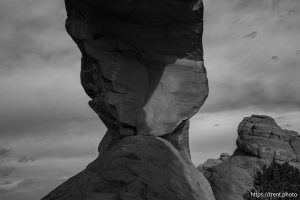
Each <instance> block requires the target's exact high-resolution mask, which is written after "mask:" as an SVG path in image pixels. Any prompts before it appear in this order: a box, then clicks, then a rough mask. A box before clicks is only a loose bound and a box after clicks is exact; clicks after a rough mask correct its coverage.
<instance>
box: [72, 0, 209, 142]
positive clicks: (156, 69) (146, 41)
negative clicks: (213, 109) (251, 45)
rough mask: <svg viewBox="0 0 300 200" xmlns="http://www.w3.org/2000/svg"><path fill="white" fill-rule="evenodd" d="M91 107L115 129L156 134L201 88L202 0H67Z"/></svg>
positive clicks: (191, 106) (165, 130)
mask: <svg viewBox="0 0 300 200" xmlns="http://www.w3.org/2000/svg"><path fill="white" fill-rule="evenodd" d="M66 5H67V6H66V7H67V12H68V19H67V23H66V28H67V30H68V33H69V34H70V35H71V37H72V38H73V39H74V41H75V42H76V43H77V45H78V46H79V48H80V50H81V52H82V54H83V58H82V72H81V80H82V85H83V87H84V89H85V91H86V93H87V94H88V95H89V96H90V97H91V98H92V99H93V100H92V101H91V102H90V106H91V107H92V108H93V109H94V110H95V112H96V113H97V114H98V115H99V116H100V118H101V119H102V120H103V121H104V123H105V124H106V126H107V127H108V128H109V129H114V130H118V131H119V132H120V134H122V135H135V134H139V135H154V136H163V135H166V134H169V133H172V132H173V131H174V130H175V129H176V128H177V127H178V126H179V125H180V124H181V123H182V122H183V121H186V120H188V119H189V118H190V117H191V116H193V115H194V114H195V113H196V112H197V111H198V110H199V108H200V107H201V105H202V104H203V103H204V101H205V99H206V97H207V95H208V83H207V77H206V70H205V67H204V65H203V51H202V40H201V37H202V32H203V30H202V29H203V19H202V16H203V4H202V1H201V0H199V1H195V0H189V1H177V0H163V1H161V0H151V1H150V0H143V1H137V0H130V1H121V0H116V1H108V0H102V1H96V0H88V1H83V0H82V1H71V0H66Z"/></svg>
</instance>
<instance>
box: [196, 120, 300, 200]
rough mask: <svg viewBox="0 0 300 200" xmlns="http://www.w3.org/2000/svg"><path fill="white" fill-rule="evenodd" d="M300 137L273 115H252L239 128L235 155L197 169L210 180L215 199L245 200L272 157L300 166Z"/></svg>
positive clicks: (277, 160) (208, 162) (210, 162)
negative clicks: (256, 178) (256, 176)
mask: <svg viewBox="0 0 300 200" xmlns="http://www.w3.org/2000/svg"><path fill="white" fill-rule="evenodd" d="M299 140H300V135H299V134H298V133H297V132H295V131H290V130H285V129H282V128H280V127H279V126H278V125H277V124H276V122H275V120H274V119H273V118H271V117H268V116H262V115H252V116H251V117H246V118H244V119H243V121H242V122H241V123H240V125H239V127H238V138H237V149H236V150H235V152H234V154H233V155H232V156H231V157H229V158H228V156H227V155H225V157H227V159H225V160H224V161H223V162H222V161H221V158H220V159H209V160H208V161H207V162H205V163H204V164H202V165H200V166H199V167H198V170H200V171H201V172H202V173H203V174H204V175H205V177H206V178H207V179H208V180H209V182H210V184H211V186H212V189H213V192H214V195H215V198H216V200H243V194H245V193H246V192H247V191H248V190H250V189H251V188H252V186H253V180H254V179H253V178H254V176H255V174H256V173H257V171H258V170H261V168H262V167H263V166H264V165H267V166H269V165H270V164H271V162H272V160H273V159H275V161H276V162H279V163H283V162H285V161H287V162H289V164H290V165H292V166H294V167H297V168H299V169H300V160H299V149H300V142H299ZM222 155H223V154H222ZM222 155H221V157H224V155H223V156H222Z"/></svg>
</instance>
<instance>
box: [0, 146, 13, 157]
mask: <svg viewBox="0 0 300 200" xmlns="http://www.w3.org/2000/svg"><path fill="white" fill-rule="evenodd" d="M10 151H11V150H10V149H6V148H0V156H6V155H7V154H9V152H10Z"/></svg>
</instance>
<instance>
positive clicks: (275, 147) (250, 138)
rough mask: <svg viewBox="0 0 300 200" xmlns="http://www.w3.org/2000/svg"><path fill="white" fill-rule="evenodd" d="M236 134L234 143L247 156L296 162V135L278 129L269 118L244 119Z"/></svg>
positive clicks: (255, 116)
mask: <svg viewBox="0 0 300 200" xmlns="http://www.w3.org/2000/svg"><path fill="white" fill-rule="evenodd" d="M238 134H239V136H238V139H237V141H236V143H237V146H238V148H239V150H241V151H243V152H245V153H247V154H249V155H253V156H256V157H258V158H270V159H273V158H275V159H276V160H283V161H296V160H297V154H299V151H298V150H299V148H298V149H297V147H296V146H297V144H299V135H298V133H297V132H295V131H290V130H285V129H282V128H280V127H279V126H278V125H277V124H276V122H275V120H274V119H272V118H271V117H268V116H259V115H253V116H252V117H246V118H245V119H244V120H243V121H242V122H241V123H240V125H239V127H238ZM294 149H295V150H296V151H294ZM298 157H299V155H298ZM298 161H300V160H298Z"/></svg>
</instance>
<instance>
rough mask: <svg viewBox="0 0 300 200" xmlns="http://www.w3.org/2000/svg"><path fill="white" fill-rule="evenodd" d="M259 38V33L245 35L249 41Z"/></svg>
mask: <svg viewBox="0 0 300 200" xmlns="http://www.w3.org/2000/svg"><path fill="white" fill-rule="evenodd" d="M256 36H257V32H256V31H253V32H251V33H249V34H247V35H245V36H244V37H245V38H249V39H254V38H255V37H256Z"/></svg>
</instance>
